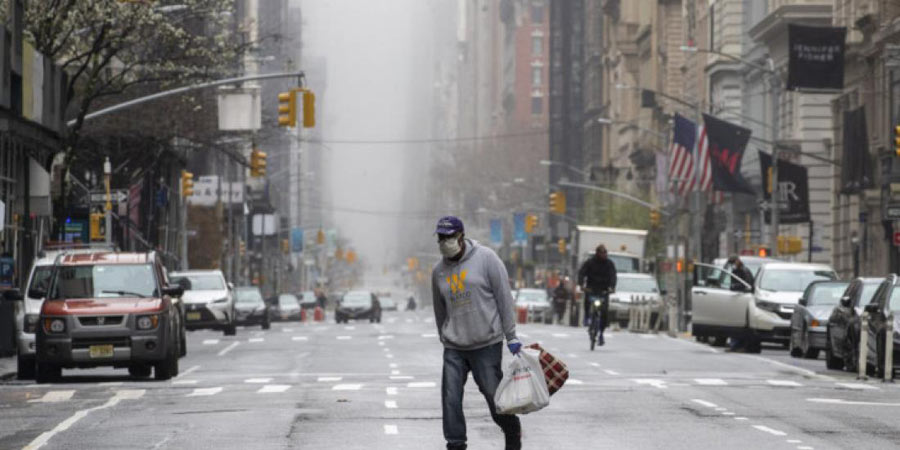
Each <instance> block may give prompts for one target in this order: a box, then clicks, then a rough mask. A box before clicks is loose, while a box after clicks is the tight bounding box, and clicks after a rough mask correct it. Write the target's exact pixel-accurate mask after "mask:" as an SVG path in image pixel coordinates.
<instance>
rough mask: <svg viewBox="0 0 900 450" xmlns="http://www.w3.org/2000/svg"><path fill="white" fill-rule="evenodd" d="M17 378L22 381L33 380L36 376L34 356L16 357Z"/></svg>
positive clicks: (20, 355)
mask: <svg viewBox="0 0 900 450" xmlns="http://www.w3.org/2000/svg"><path fill="white" fill-rule="evenodd" d="M16 363H17V364H16V378H18V379H20V380H32V379H34V374H35V362H34V356H25V355H22V354H19V355H18V356H17V357H16Z"/></svg>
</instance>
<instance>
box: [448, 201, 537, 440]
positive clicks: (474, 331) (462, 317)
mask: <svg viewBox="0 0 900 450" xmlns="http://www.w3.org/2000/svg"><path fill="white" fill-rule="evenodd" d="M464 232H465V230H464V228H463V223H462V221H461V220H459V219H458V218H456V217H453V216H447V217H443V218H441V219H440V220H439V221H438V223H437V229H436V231H435V233H436V234H437V237H438V244H439V247H440V251H441V255H442V256H443V258H441V260H440V261H439V262H438V263H437V264H436V265H435V266H434V271H433V272H432V275H431V289H432V295H433V297H434V319H435V324H436V325H437V328H438V335H439V337H440V340H441V343H442V344H444V368H443V376H442V378H441V402H442V405H443V408H442V409H443V424H444V438H445V439H446V440H447V448H448V449H458V450H464V449H465V448H466V419H465V416H464V415H463V390H464V387H465V384H466V380H467V378H468V374H469V372H470V371H471V372H472V376H473V378H475V383H476V384H478V389H479V390H480V391H481V393H482V395H484V398H485V400H486V401H487V404H488V408H489V409H490V412H491V418H492V419H494V422H495V423H496V424H497V425H499V426H500V428H501V429H502V430H503V434H504V436H505V438H506V449H507V450H518V449H521V448H522V438H521V434H522V433H521V425H520V423H519V418H518V417H516V416H514V415H501V414H497V410H496V407H495V405H494V393H495V392H496V390H497V386H498V385H499V384H500V380H501V379H502V378H503V370H502V368H501V362H502V356H503V354H502V351H503V339H504V338H505V339H506V343H507V347H508V348H509V351H510V352H511V353H512V354H516V353H518V352H519V350H520V349H521V347H522V344H521V343H520V342H519V340H518V339H517V338H516V323H515V320H514V317H515V316H514V312H513V304H514V301H513V298H512V293H511V292H510V290H509V274H508V273H507V272H506V266H505V265H504V264H503V261H501V260H500V257H498V256H497V254H496V253H494V251H493V250H491V249H490V248H487V247H483V246H481V245H479V244H478V243H477V242H475V241H473V240H471V239H466V238H465V233H464Z"/></svg>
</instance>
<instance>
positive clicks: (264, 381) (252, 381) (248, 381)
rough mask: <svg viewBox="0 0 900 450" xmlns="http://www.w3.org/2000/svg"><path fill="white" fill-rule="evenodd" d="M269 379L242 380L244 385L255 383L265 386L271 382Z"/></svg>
mask: <svg viewBox="0 0 900 450" xmlns="http://www.w3.org/2000/svg"><path fill="white" fill-rule="evenodd" d="M271 381H272V379H271V378H247V379H246V380H244V383H257V384H265V383H269V382H271Z"/></svg>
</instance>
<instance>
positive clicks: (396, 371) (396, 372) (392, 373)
mask: <svg viewBox="0 0 900 450" xmlns="http://www.w3.org/2000/svg"><path fill="white" fill-rule="evenodd" d="M391 375H400V371H399V370H392V371H391Z"/></svg>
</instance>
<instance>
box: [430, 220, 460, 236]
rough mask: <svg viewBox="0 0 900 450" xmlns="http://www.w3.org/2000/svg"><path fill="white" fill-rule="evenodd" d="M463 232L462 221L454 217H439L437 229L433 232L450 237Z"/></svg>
mask: <svg viewBox="0 0 900 450" xmlns="http://www.w3.org/2000/svg"><path fill="white" fill-rule="evenodd" d="M463 231H465V228H464V227H463V223H462V220H459V218H457V217H454V216H446V217H441V218H440V220H438V223H437V228H435V230H434V232H435V233H437V234H443V235H451V234H456V233H460V232H463Z"/></svg>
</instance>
